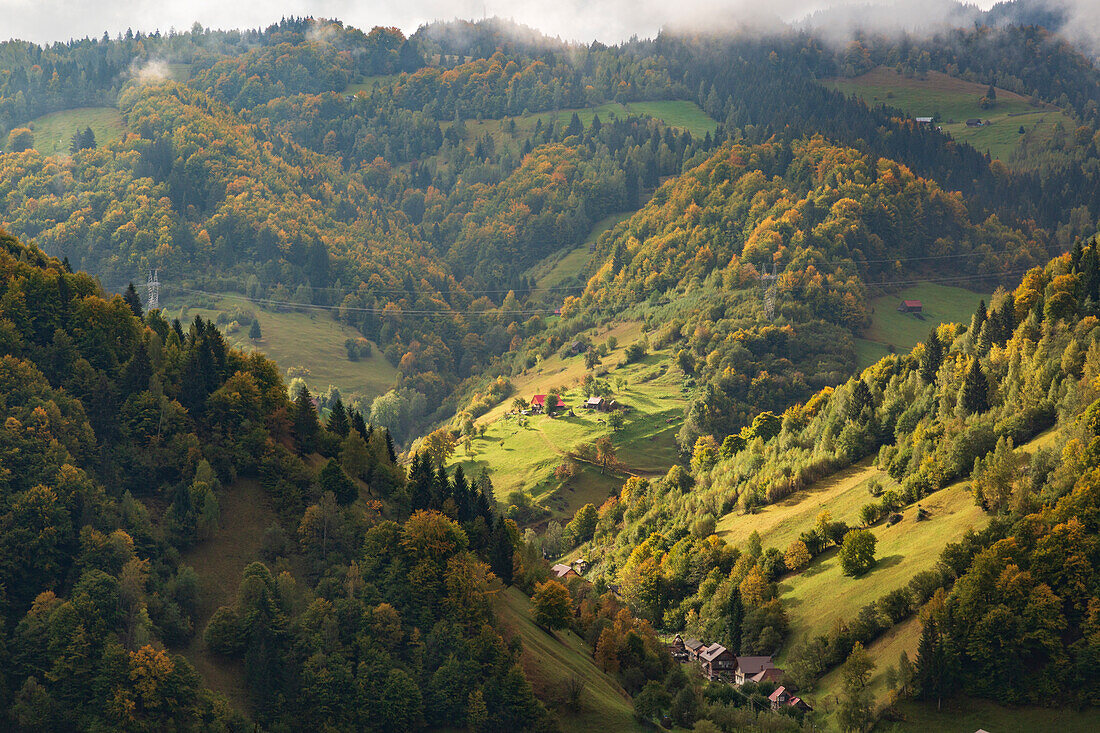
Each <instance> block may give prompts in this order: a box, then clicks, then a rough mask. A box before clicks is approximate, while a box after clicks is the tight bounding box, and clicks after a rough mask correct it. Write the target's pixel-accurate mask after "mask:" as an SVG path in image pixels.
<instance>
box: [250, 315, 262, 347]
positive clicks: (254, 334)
mask: <svg viewBox="0 0 1100 733" xmlns="http://www.w3.org/2000/svg"><path fill="white" fill-rule="evenodd" d="M248 338H250V339H252V340H253V341H259V340H260V339H261V338H263V334H262V333H261V332H260V319H259V318H253V319H252V325H251V326H249V328H248Z"/></svg>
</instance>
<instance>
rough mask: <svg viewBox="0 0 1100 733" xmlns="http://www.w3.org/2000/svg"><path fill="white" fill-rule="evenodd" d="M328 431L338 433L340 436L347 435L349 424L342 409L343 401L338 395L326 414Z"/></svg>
mask: <svg viewBox="0 0 1100 733" xmlns="http://www.w3.org/2000/svg"><path fill="white" fill-rule="evenodd" d="M327 427H328V429H329V432H332V433H335V434H336V435H339V436H340V437H341V438H344V437H347V434H348V429H349V427H350V426H349V424H348V413H347V410H345V409H344V401H343V400H341V399H340V398H339V397H337V398H336V402H334V403H333V405H332V409H331V410H330V411H329V414H328V425H327Z"/></svg>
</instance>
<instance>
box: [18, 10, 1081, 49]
mask: <svg viewBox="0 0 1100 733" xmlns="http://www.w3.org/2000/svg"><path fill="white" fill-rule="evenodd" d="M875 1H876V0H768V1H767V2H760V0H402V1H395V0H282V1H281V2H280V1H279V0H276V1H275V2H272V1H271V0H229V1H227V0H174V1H173V0H0V18H3V25H2V26H0V38H9V37H12V38H20V39H25V40H30V41H36V42H49V41H57V40H68V39H69V38H73V37H78V38H79V37H83V36H99V35H102V33H103V32H104V31H108V32H109V33H110V34H111V35H112V36H114V35H115V34H117V33H118V32H121V31H124V30H125V29H126V28H128V27H129V28H133V29H134V30H142V31H152V30H156V29H160V30H162V31H167V30H168V29H169V28H173V27H174V28H176V29H179V30H182V29H186V28H189V27H191V24H192V23H194V22H196V21H198V22H200V23H202V24H203V25H204V26H207V27H214V28H254V27H259V26H266V25H269V24H271V23H272V22H275V21H277V20H278V19H279V17H280V16H283V15H312V16H317V17H328V18H339V19H341V20H343V21H345V22H347V23H349V24H351V25H354V26H358V27H361V28H370V27H372V26H376V25H386V26H390V25H393V26H397V27H399V28H401V29H403V30H405V31H406V32H410V33H411V32H412V31H414V30H416V28H417V27H418V26H419V25H420V24H421V23H423V22H425V21H428V20H434V19H439V18H443V19H451V18H454V17H462V18H480V17H481V16H482V15H483V14H487V15H490V16H493V15H498V16H501V17H505V18H513V19H515V20H517V21H519V22H521V23H525V24H527V25H530V26H533V27H535V28H537V29H539V30H540V31H542V32H544V33H547V34H549V35H558V36H561V37H562V38H563V39H567V40H578V41H585V42H587V41H591V40H594V39H598V40H601V41H605V42H616V41H621V40H624V39H626V38H628V37H630V36H631V35H633V34H637V35H638V36H641V37H647V36H652V35H653V34H654V33H655V32H656V31H657V30H658V29H660V28H661V27H664V26H669V25H672V26H692V25H696V24H698V25H700V26H701V27H713V24H714V23H716V22H717V23H719V24H722V25H731V26H735V25H739V24H742V23H745V22H751V21H753V20H762V19H764V18H762V17H761V16H760V13H761V12H762V11H761V8H763V9H764V12H767V13H770V14H771V16H772V17H775V16H778V18H779V19H782V20H784V21H792V20H797V19H799V18H801V17H803V16H804V15H806V14H807V13H809V12H813V11H815V10H819V9H821V8H822V7H825V6H829V5H844V4H849V5H851V4H866V3H867V2H875ZM877 1H880V2H881V0H877ZM995 1H996V0H971V3H972V4H974V5H978V6H980V7H983V8H988V7H989V6H990V5H992V4H993V3H994V2H995ZM1077 1H1078V2H1092V1H1093V0H1077ZM900 2H901V3H902V4H904V5H907V6H908V9H910V10H911V11H912V12H913V13H914V17H920V14H921V13H922V11H923V9H926V8H927V6H928V4H929V2H928V0H900ZM924 17H927V16H926V15H925V16H924Z"/></svg>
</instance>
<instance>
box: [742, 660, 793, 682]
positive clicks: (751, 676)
mask: <svg viewBox="0 0 1100 733" xmlns="http://www.w3.org/2000/svg"><path fill="white" fill-rule="evenodd" d="M768 669H777V668H776V666H775V665H774V664H773V663H772V658H771V657H737V667H736V668H735V669H734V672H733V680H734V683H736V684H738V685H743V684H745V682H763V681H764V680H765V679H769V678H770V677H772V675H770V674H769V675H762V674H761V673H762V672H764V671H765V670H768ZM778 672H779V674H780V675H782V673H783V670H778ZM758 676H759V677H760V679H759V680H757V679H756V678H757V677H758Z"/></svg>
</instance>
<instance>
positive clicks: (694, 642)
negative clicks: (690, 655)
mask: <svg viewBox="0 0 1100 733" xmlns="http://www.w3.org/2000/svg"><path fill="white" fill-rule="evenodd" d="M684 646H686V647H687V648H688V649H690V650H692V651H695V650H696V649H702V648H703V647H704V646H706V645H705V644H704V643H703V642H701V641H699V640H698V639H684Z"/></svg>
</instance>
